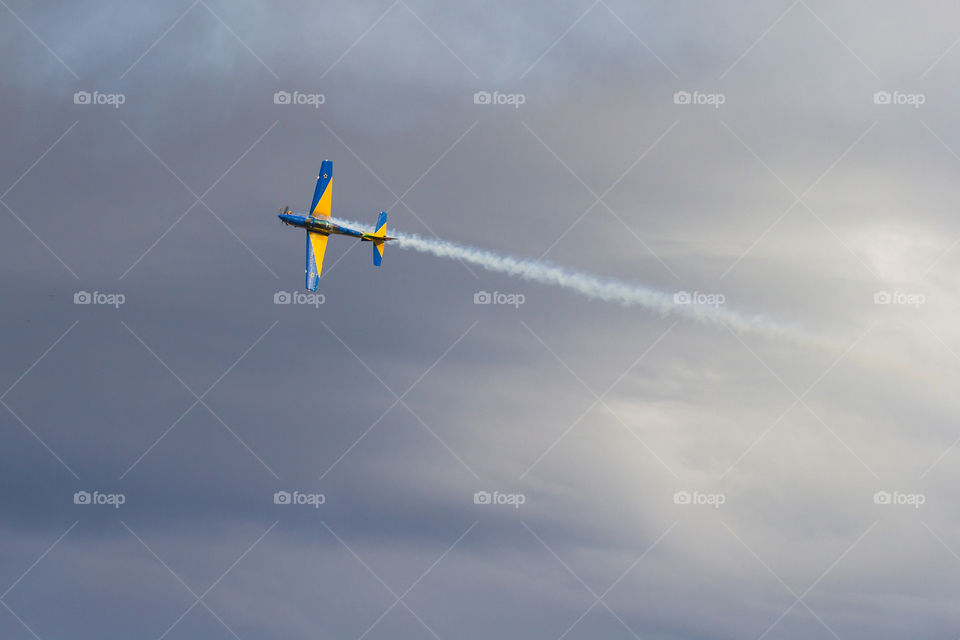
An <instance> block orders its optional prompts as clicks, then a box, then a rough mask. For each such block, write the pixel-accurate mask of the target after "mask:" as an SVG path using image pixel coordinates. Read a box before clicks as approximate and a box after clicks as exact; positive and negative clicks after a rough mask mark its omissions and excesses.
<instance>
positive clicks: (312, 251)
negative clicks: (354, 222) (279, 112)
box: [277, 160, 396, 291]
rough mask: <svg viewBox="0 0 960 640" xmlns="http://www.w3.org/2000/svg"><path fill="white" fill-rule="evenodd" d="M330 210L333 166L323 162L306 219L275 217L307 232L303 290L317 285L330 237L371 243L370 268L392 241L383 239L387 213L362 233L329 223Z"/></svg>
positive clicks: (283, 212) (287, 213)
mask: <svg viewBox="0 0 960 640" xmlns="http://www.w3.org/2000/svg"><path fill="white" fill-rule="evenodd" d="M332 208H333V162H332V161H331V160H324V161H323V163H322V164H321V165H320V173H319V174H318V175H317V187H316V189H314V191H313V203H312V204H311V205H310V211H309V212H308V213H307V214H306V215H300V214H297V213H293V212H292V211H290V207H284V208H283V209H282V210H281V211H280V214H279V215H278V216H277V217H278V218H280V221H281V222H283V224H286V225H290V226H294V227H302V228H303V229H306V230H307V268H306V287H307V290H308V291H316V290H317V285H319V284H320V272H321V271H322V270H323V254H324V253H326V251H327V240H328V238H329V237H330V235H331V234H333V235H341V236H350V237H353V238H360V241H361V242H372V243H373V264H374V265H375V266H377V267H379V266H380V261H381V260H383V245H384V244H386V243H387V241H389V240H396V238H391V237H390V236H388V235H387V212H386V211H381V212H380V217H379V218H378V219H377V226H376V227H374V229H375V231H374V232H373V233H365V232H362V231H357V230H356V229H350V228H348V227H344V226H342V225H339V224H336V223H335V222H333V221H332V220H330V211H331V209H332Z"/></svg>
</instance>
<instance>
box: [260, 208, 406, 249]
mask: <svg viewBox="0 0 960 640" xmlns="http://www.w3.org/2000/svg"><path fill="white" fill-rule="evenodd" d="M277 217H278V218H280V221H281V222H283V223H284V224H289V225H291V226H294V227H302V228H304V229H306V230H307V231H310V232H313V233H322V234H323V235H325V236H329V235H340V236H350V237H351V238H360V240H363V241H365V242H369V241H371V240H372V239H373V238H374V236H373V234H371V233H363V232H362V231H357V230H356V229H351V228H349V227H344V226H342V225H339V224H336V223H335V222H331V221H330V220H329V219H328V218H314V217H312V216H302V215H299V214H296V213H281V214H279V215H278V216H277ZM390 239H392V238H390Z"/></svg>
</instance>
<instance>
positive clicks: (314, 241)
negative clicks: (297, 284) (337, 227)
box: [306, 231, 328, 291]
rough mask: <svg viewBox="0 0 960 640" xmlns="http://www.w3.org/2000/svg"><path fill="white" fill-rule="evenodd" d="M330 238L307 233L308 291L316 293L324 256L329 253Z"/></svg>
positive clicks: (319, 234)
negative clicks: (328, 243)
mask: <svg viewBox="0 0 960 640" xmlns="http://www.w3.org/2000/svg"><path fill="white" fill-rule="evenodd" d="M327 239H328V236H325V235H323V234H322V233H311V232H309V231H308V232H307V283H306V285H307V290H308V291H316V290H317V285H318V284H319V283H320V273H321V271H323V254H325V253H326V252H327Z"/></svg>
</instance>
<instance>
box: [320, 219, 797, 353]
mask: <svg viewBox="0 0 960 640" xmlns="http://www.w3.org/2000/svg"><path fill="white" fill-rule="evenodd" d="M334 222H336V223H337V224H342V225H344V226H348V227H351V228H353V229H359V230H362V231H367V232H372V231H373V228H372V227H371V226H370V225H366V224H363V223H360V222H354V221H350V220H334ZM390 233H392V234H393V235H394V236H395V237H396V241H394V242H392V243H391V245H393V246H399V247H400V248H401V249H412V250H414V251H419V252H420V253H427V254H430V255H434V256H437V257H439V258H452V259H455V260H462V261H464V262H466V263H469V264H473V265H477V266H479V267H483V268H484V269H486V270H488V271H495V272H498V273H505V274H507V275H510V276H516V277H518V278H522V279H523V280H528V281H531V282H539V283H541V284H546V285H554V286H558V287H563V288H565V289H569V290H571V291H574V292H576V293H579V294H580V295H582V296H585V297H587V298H593V299H595V300H602V301H604V302H614V303H617V304H621V305H623V306H638V307H642V308H644V309H648V310H650V311H654V312H656V313H658V314H660V315H662V316H668V315H675V316H682V317H686V318H690V319H693V320H696V321H699V322H704V323H709V324H716V325H725V326H727V327H729V328H731V329H733V330H735V331H738V332H744V331H748V332H759V333H766V334H773V335H776V336H779V337H785V338H788V339H793V340H802V341H808V340H812V339H813V338H812V337H809V336H805V335H804V334H803V332H801V331H800V330H799V329H798V328H796V327H791V326H788V325H784V324H780V323H777V322H775V321H774V320H772V319H771V318H768V317H766V316H764V315H761V314H746V313H742V312H740V311H735V310H733V309H728V308H726V307H724V306H722V305H715V306H714V305H705V304H694V303H690V304H685V303H682V302H679V301H677V300H676V299H675V297H674V296H675V295H676V294H675V293H666V292H663V291H658V290H656V289H651V288H649V287H645V286H643V285H638V284H631V283H628V282H623V281H621V280H615V279H610V278H599V277H597V276H593V275H590V274H587V273H581V272H578V271H572V270H570V269H567V268H564V267H560V266H557V265H552V264H549V263H545V262H539V261H536V260H531V259H528V258H517V257H513V256H504V255H500V254H498V253H495V252H493V251H488V250H485V249H478V248H476V247H470V246H465V245H460V244H456V243H454V242H448V241H446V240H440V239H433V238H424V237H422V236H418V235H416V234H412V233H403V232H396V231H391V232H390Z"/></svg>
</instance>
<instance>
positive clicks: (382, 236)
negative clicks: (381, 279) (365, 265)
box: [372, 211, 387, 267]
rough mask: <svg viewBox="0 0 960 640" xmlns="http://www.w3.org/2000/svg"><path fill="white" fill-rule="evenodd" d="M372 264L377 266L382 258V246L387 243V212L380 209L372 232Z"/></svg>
mask: <svg viewBox="0 0 960 640" xmlns="http://www.w3.org/2000/svg"><path fill="white" fill-rule="evenodd" d="M372 235H373V237H374V239H373V264H374V265H375V266H377V267H379V266H380V262H381V261H382V260H383V246H384V245H385V244H386V243H387V241H386V236H387V212H386V211H381V212H380V217H379V218H377V226H376V230H375V231H374V232H373V234H372Z"/></svg>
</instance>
